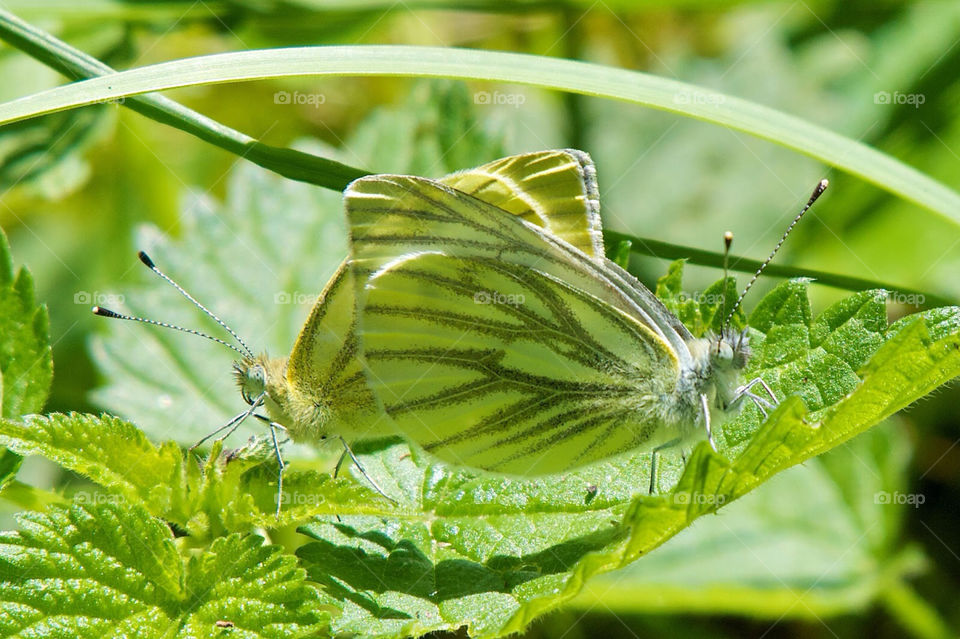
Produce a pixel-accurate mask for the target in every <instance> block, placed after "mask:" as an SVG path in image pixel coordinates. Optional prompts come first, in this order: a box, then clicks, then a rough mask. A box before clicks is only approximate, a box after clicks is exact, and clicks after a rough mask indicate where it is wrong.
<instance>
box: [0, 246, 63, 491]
mask: <svg viewBox="0 0 960 639" xmlns="http://www.w3.org/2000/svg"><path fill="white" fill-rule="evenodd" d="M52 382H53V355H52V351H51V348H50V322H49V318H48V316H47V307H46V306H44V305H42V304H37V303H36V299H35V297H34V289H33V279H32V278H31V276H30V272H29V271H27V270H26V269H25V268H21V269H20V270H19V271H18V272H17V273H16V274H14V268H13V256H12V255H11V254H10V243H9V242H8V241H7V236H6V234H4V232H3V230H2V229H0V416H2V417H16V416H18V415H21V414H23V413H36V412H39V411H40V410H41V409H42V408H43V405H44V403H46V401H47V396H48V395H49V394H50V384H51V383H52ZM21 461H23V460H22V458H21V457H20V456H19V455H17V454H16V453H14V452H12V451H10V450H0V489H2V488H4V487H6V486H7V484H9V483H10V482H11V481H13V479H14V478H15V477H16V475H17V471H19V469H20V463H21Z"/></svg>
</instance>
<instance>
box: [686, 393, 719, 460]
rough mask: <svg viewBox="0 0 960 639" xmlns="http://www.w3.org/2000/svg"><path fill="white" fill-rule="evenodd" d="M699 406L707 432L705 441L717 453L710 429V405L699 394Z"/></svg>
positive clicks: (704, 397)
mask: <svg viewBox="0 0 960 639" xmlns="http://www.w3.org/2000/svg"><path fill="white" fill-rule="evenodd" d="M700 406H701V408H702V409H703V428H704V430H706V431H707V441H708V442H710V448H712V449H713V452H717V444H716V442H714V441H713V429H712V428H711V427H710V403H709V401H708V400H707V396H706V395H704V394H703V393H701V394H700ZM684 462H686V460H684Z"/></svg>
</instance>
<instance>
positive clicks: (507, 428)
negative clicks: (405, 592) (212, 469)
mask: <svg viewBox="0 0 960 639" xmlns="http://www.w3.org/2000/svg"><path fill="white" fill-rule="evenodd" d="M344 202H345V209H346V214H347V218H348V221H349V225H350V257H349V258H348V260H347V261H346V262H345V263H344V264H343V265H342V266H341V268H340V269H339V270H338V272H337V274H336V275H335V276H334V277H333V279H332V280H331V282H330V283H329V284H328V286H327V288H326V290H325V291H324V293H323V295H322V296H321V298H320V299H319V300H318V302H317V304H316V306H315V307H314V309H313V311H312V313H311V315H310V318H309V319H308V320H307V323H306V325H305V326H304V328H303V330H302V332H301V333H300V336H299V337H298V339H297V342H296V344H295V345H294V348H293V351H292V353H291V355H290V357H289V359H288V360H276V359H274V360H271V359H268V358H266V357H265V356H262V357H258V358H255V359H251V358H246V359H244V360H243V361H242V362H241V363H240V364H239V365H238V366H237V373H238V380H239V382H240V386H241V389H242V392H243V395H244V397H245V398H246V399H247V401H248V402H251V403H252V402H256V401H258V398H260V399H262V401H263V403H264V405H265V407H266V409H267V412H268V413H269V414H270V416H271V417H272V419H273V420H274V421H275V422H278V423H279V424H282V425H283V426H284V427H285V428H286V429H287V431H288V432H289V434H290V436H291V437H292V438H293V439H294V440H295V441H304V440H306V441H315V440H317V439H320V438H322V437H324V436H327V435H336V436H339V437H342V438H345V439H346V440H352V439H356V438H361V437H364V436H372V435H382V434H385V433H391V432H399V433H400V434H402V435H404V436H406V437H407V438H408V439H409V440H411V441H412V442H414V443H416V444H417V445H419V446H420V447H422V448H423V449H425V450H426V451H428V452H430V453H432V454H433V455H435V456H436V457H438V458H440V459H441V460H443V461H445V462H448V463H452V464H457V465H465V466H471V467H476V468H481V469H485V470H491V471H496V472H501V473H507V474H516V475H538V474H547V473H557V472H563V471H567V470H570V469H571V468H574V467H576V466H581V465H585V464H589V463H591V462H595V461H598V460H601V459H605V458H608V457H611V456H614V455H618V454H622V453H625V452H629V451H637V450H638V449H641V450H656V449H658V448H662V447H666V446H673V445H677V444H681V443H683V442H686V441H688V440H690V439H691V438H692V437H694V436H696V435H697V434H698V433H699V434H702V435H706V437H708V438H710V437H711V424H712V423H713V421H714V418H715V417H716V416H717V414H718V413H722V412H725V411H728V410H730V409H732V408H733V407H735V406H736V405H737V404H738V403H739V401H740V400H741V399H742V398H743V397H753V398H755V399H756V400H758V401H759V402H761V403H763V404H765V405H767V406H769V405H771V404H770V402H769V401H767V400H764V399H762V398H759V397H757V396H756V395H753V393H752V392H751V391H750V385H746V386H742V387H741V386H738V379H739V372H740V371H741V370H742V369H743V367H744V366H745V365H746V363H747V360H748V357H749V349H748V345H747V338H746V336H745V334H744V333H739V332H737V333H735V332H732V331H724V332H723V333H722V334H720V335H718V336H711V337H705V338H696V337H694V336H693V335H692V334H691V333H690V332H689V331H688V330H687V328H686V327H684V326H683V324H682V323H681V322H680V321H679V320H678V319H677V317H676V316H674V315H673V314H672V313H670V312H669V311H668V310H667V308H666V307H665V306H664V305H663V304H662V303H661V302H660V301H659V300H658V299H657V298H656V297H655V296H654V295H653V294H652V293H651V292H650V290H649V289H647V288H646V287H644V286H643V285H642V284H641V283H640V282H639V281H637V280H636V279H635V278H634V277H633V276H631V275H630V274H628V273H627V272H626V271H625V270H623V269H622V268H620V267H619V266H617V265H616V264H614V263H613V262H612V261H610V260H608V259H607V258H605V257H604V252H603V240H602V236H601V229H600V218H599V202H598V195H597V185H596V172H595V169H594V165H593V163H592V161H591V160H590V158H589V156H587V155H586V154H585V153H582V152H579V151H572V150H564V151H546V152H539V153H529V154H525V155H519V156H513V157H509V158H505V159H502V160H498V161H496V162H493V163H490V164H487V165H484V166H482V167H479V168H477V169H473V170H470V171H465V172H461V173H456V174H453V175H450V176H447V177H445V178H441V179H439V180H430V179H426V178H420V177H412V176H402V175H377V176H371V177H365V178H361V179H359V180H356V181H355V182H353V183H352V184H351V185H350V186H349V187H348V188H347V190H346V191H345V193H344ZM774 401H775V399H774ZM711 443H712V440H711ZM651 482H652V483H651V486H652V485H653V482H655V477H652V478H651Z"/></svg>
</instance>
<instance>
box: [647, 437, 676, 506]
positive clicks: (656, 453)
mask: <svg viewBox="0 0 960 639" xmlns="http://www.w3.org/2000/svg"><path fill="white" fill-rule="evenodd" d="M679 443H680V438H679V437H678V438H676V439H671V440H670V441H668V442H667V443H665V444H660V445H659V446H657V447H656V448H654V449H653V450H652V451H650V488H649V490H648V493H649V494H650V495H654V494H656V493H657V492H659V486H658V485H657V484H658V480H659V477H658V475H659V472H658V471H659V469H660V451H661V450H663V449H664V448H673V447H674V446H676V445H677V444H679Z"/></svg>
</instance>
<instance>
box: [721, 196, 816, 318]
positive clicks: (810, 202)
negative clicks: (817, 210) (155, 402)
mask: <svg viewBox="0 0 960 639" xmlns="http://www.w3.org/2000/svg"><path fill="white" fill-rule="evenodd" d="M829 184H830V182H829V181H827V180H825V179H824V180H820V183H819V184H817V188H815V189H813V194H812V195H811V196H810V199H809V200H807V204H806V205H805V206H804V207H803V208H802V209H801V210H800V212H799V213H797V217H795V218H793V221H792V222H790V226H788V227H787V230H786V231H784V232H783V235H781V236H780V241H779V242H777V245H776V246H775V247H773V250H772V251H771V252H770V255H769V256H768V257H767V259H766V260H764V261H763V264H761V265H760V268H758V269H757V272H756V273H754V274H753V277H752V278H751V279H750V281H749V282H748V283H747V286H746V288H744V289H743V292H742V293H740V297H738V298H737V302H736V304H734V305H733V308H732V309H730V313H729V314H728V315H727V319H726V320H725V321H724V324H725V325H726V324H729V323H730V320H732V319H733V314H734V313H736V312H737V309H738V308H740V304H742V303H743V298H744V297H746V295H747V291H749V290H750V288H751V287H752V286H753V285H754V283H756V281H757V278H758V277H760V274H761V273H763V269H765V268H767V265H768V264H770V262H772V261H773V257H774V256H775V255H776V254H777V251H779V250H780V247H781V246H783V243H784V242H785V241H786V240H787V236H788V235H790V232H791V231H792V230H793V227H795V226H796V225H797V222H799V221H800V218H802V217H803V216H804V214H806V212H807V211H809V210H810V207H811V206H813V203H814V202H816V201H817V198H819V197H820V196H821V195H823V192H824V191H826V190H827V186H828V185H829Z"/></svg>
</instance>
